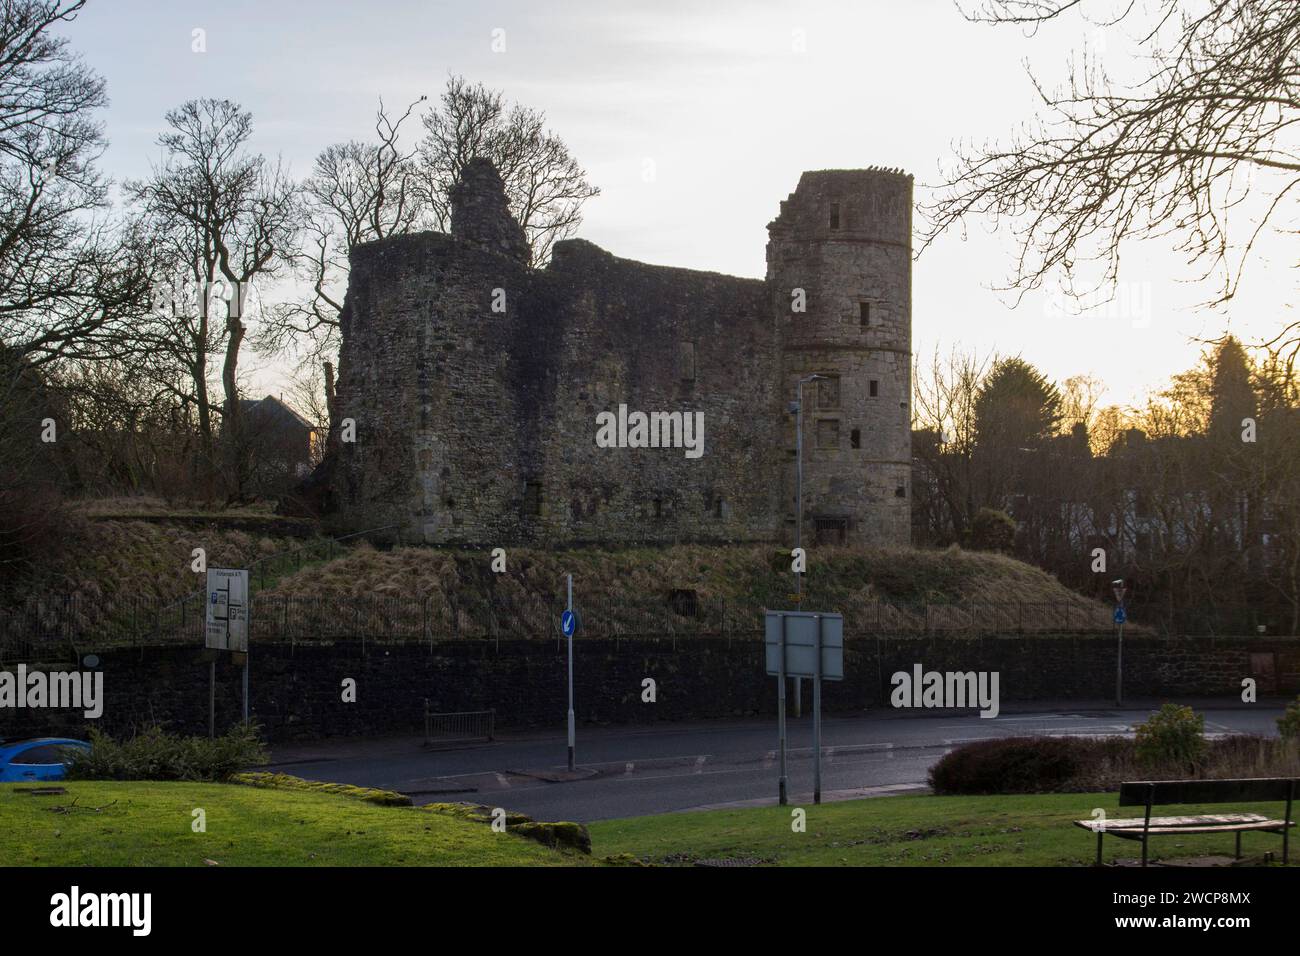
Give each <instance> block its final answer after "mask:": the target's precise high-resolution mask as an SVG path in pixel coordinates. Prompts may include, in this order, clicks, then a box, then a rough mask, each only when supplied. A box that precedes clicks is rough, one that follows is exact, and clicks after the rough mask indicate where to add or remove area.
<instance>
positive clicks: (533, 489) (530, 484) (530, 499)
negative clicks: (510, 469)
mask: <svg viewBox="0 0 1300 956" xmlns="http://www.w3.org/2000/svg"><path fill="white" fill-rule="evenodd" d="M541 513H542V483H541V482H540V481H525V482H524V515H525V516H531V517H537V516H538V515H540V514H541Z"/></svg>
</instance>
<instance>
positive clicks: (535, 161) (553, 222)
mask: <svg viewBox="0 0 1300 956" xmlns="http://www.w3.org/2000/svg"><path fill="white" fill-rule="evenodd" d="M423 121H424V128H425V130H426V133H427V135H426V136H425V138H424V139H423V140H422V141H421V143H420V150H419V161H420V173H421V184H422V192H423V197H424V201H425V202H426V204H427V208H428V210H429V214H430V217H431V220H432V224H433V227H434V228H436V229H441V230H444V231H445V230H446V229H447V228H448V225H449V224H450V222H451V190H452V187H453V186H455V185H456V183H457V182H458V181H459V180H460V174H461V170H462V169H464V167H465V164H466V163H467V162H469V161H470V160H471V159H474V158H476V157H486V158H487V159H490V160H491V161H492V164H493V165H494V166H496V168H497V172H499V173H500V174H501V179H502V181H503V182H504V183H505V187H506V197H507V198H508V199H509V201H510V211H511V213H513V214H514V217H515V219H516V220H518V222H519V225H521V226H522V227H523V229H524V233H525V235H526V236H527V237H528V244H529V246H530V247H531V248H532V262H533V264H534V265H542V264H545V263H546V262H547V260H548V259H549V258H550V254H551V247H552V246H553V245H554V244H555V242H556V241H557V240H560V239H565V238H567V237H569V236H571V235H573V234H574V233H575V232H576V231H577V228H578V226H579V225H580V224H581V222H582V207H583V205H584V204H585V203H586V201H587V200H588V199H591V198H592V197H593V196H597V195H599V194H600V190H599V189H597V188H596V187H595V186H592V185H591V184H590V183H589V182H588V181H587V174H586V171H585V170H583V168H582V167H581V166H580V165H579V164H578V161H577V160H576V159H574V158H573V156H572V155H571V154H570V153H569V148H568V147H567V146H566V145H565V144H564V141H563V140H561V139H560V138H559V137H558V136H556V135H555V134H554V133H552V132H551V131H549V130H548V129H547V128H546V116H545V114H543V113H541V112H538V111H537V110H533V109H528V108H527V107H523V106H519V105H517V104H516V105H510V104H508V103H507V102H506V100H505V99H504V97H503V95H502V94H501V93H500V92H499V91H497V90H490V89H488V88H487V87H485V86H484V85H483V84H482V83H479V84H475V85H473V86H471V85H470V84H469V83H467V82H466V81H465V79H464V78H463V77H460V76H452V77H450V78H449V79H448V81H447V88H446V90H444V91H443V94H442V96H441V98H440V100H439V104H438V106H437V108H435V109H431V110H430V111H429V112H428V113H426V114H425V115H424V117H423Z"/></svg>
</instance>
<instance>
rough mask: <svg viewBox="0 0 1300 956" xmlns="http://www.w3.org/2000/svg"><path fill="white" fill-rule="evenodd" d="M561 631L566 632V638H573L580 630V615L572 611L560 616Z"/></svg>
mask: <svg viewBox="0 0 1300 956" xmlns="http://www.w3.org/2000/svg"><path fill="white" fill-rule="evenodd" d="M560 630H561V631H563V632H564V636H565V637H572V636H573V635H574V632H575V631H577V630H578V615H576V614H574V613H573V612H572V611H565V612H564V613H563V614H561V615H560Z"/></svg>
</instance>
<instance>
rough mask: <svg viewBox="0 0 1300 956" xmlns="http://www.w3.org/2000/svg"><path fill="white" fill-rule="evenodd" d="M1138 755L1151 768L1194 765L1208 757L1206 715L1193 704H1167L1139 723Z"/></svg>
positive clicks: (1192, 766)
mask: <svg viewBox="0 0 1300 956" xmlns="http://www.w3.org/2000/svg"><path fill="white" fill-rule="evenodd" d="M1137 757H1138V761H1139V762H1140V763H1142V764H1144V765H1146V766H1148V767H1158V766H1160V765H1162V764H1176V765H1178V766H1180V767H1186V768H1188V769H1193V768H1195V767H1196V765H1197V764H1198V763H1200V762H1201V760H1202V759H1204V757H1205V716H1204V715H1203V714H1198V713H1196V712H1195V711H1193V710H1192V708H1190V707H1183V706H1180V705H1178V704H1165V705H1164V706H1162V707H1161V708H1160V709H1159V710H1158V711H1156V712H1155V713H1154V714H1152V715H1151V717H1150V719H1149V720H1147V722H1146V723H1144V724H1139V725H1138V728H1137Z"/></svg>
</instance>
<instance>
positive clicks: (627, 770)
mask: <svg viewBox="0 0 1300 956" xmlns="http://www.w3.org/2000/svg"><path fill="white" fill-rule="evenodd" d="M631 772H632V761H630V760H629V761H628V762H627V766H626V767H624V768H623V773H624V775H627V774H630V773H631Z"/></svg>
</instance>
